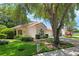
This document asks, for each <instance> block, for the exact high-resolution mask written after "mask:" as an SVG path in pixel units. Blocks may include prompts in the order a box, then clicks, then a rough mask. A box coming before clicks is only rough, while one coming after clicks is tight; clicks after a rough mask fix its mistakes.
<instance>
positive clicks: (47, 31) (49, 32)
mask: <svg viewBox="0 0 79 59" xmlns="http://www.w3.org/2000/svg"><path fill="white" fill-rule="evenodd" d="M45 33H46V34H48V35H49V38H52V37H53V34H52V33H53V32H52V30H46V31H45Z"/></svg>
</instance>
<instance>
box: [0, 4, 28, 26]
mask: <svg viewBox="0 0 79 59" xmlns="http://www.w3.org/2000/svg"><path fill="white" fill-rule="evenodd" d="M22 5H23V4H0V24H2V25H6V26H7V27H14V26H16V25H19V24H24V23H28V22H30V20H29V19H28V18H27V14H26V11H27V10H26V9H24V7H23V6H22Z"/></svg>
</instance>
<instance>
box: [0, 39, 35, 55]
mask: <svg viewBox="0 0 79 59" xmlns="http://www.w3.org/2000/svg"><path fill="white" fill-rule="evenodd" d="M10 41H11V40H10ZM35 53H36V46H35V44H34V43H33V42H22V41H13V42H10V43H9V44H6V45H0V55H1V56H30V55H34V54H35Z"/></svg>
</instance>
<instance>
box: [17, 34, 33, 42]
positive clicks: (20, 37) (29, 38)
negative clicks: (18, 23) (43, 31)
mask: <svg viewBox="0 0 79 59" xmlns="http://www.w3.org/2000/svg"><path fill="white" fill-rule="evenodd" d="M16 39H19V40H21V41H25V42H29V41H33V38H32V37H30V36H22V35H19V36H16Z"/></svg>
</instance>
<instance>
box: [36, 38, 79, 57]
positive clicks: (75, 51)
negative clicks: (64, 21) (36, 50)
mask: <svg viewBox="0 0 79 59" xmlns="http://www.w3.org/2000/svg"><path fill="white" fill-rule="evenodd" d="M61 41H65V42H69V43H72V44H75V45H77V46H76V47H71V48H66V49H61V50H56V51H50V52H45V53H40V54H37V56H78V55H79V40H74V39H70V38H62V39H61Z"/></svg>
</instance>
